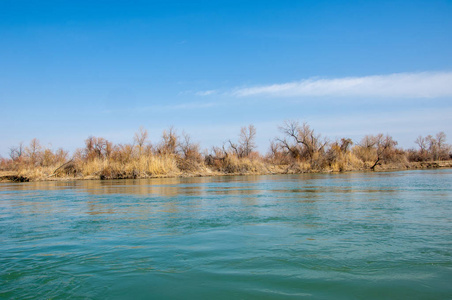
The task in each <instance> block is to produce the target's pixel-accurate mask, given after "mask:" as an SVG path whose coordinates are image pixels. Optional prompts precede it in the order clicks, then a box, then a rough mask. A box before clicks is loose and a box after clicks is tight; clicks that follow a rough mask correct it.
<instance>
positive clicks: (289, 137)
mask: <svg viewBox="0 0 452 300" xmlns="http://www.w3.org/2000/svg"><path fill="white" fill-rule="evenodd" d="M279 129H280V131H281V132H282V133H283V134H284V135H285V137H284V138H282V139H278V142H279V143H280V146H281V147H282V148H284V149H286V150H287V151H289V152H290V153H291V155H292V156H293V157H294V158H305V159H311V160H312V159H313V158H314V156H315V154H316V153H319V152H322V151H324V149H325V146H326V145H327V144H328V141H327V140H326V139H323V138H322V137H321V135H320V134H316V133H315V131H314V129H311V127H310V126H309V125H308V124H307V123H303V125H300V124H299V123H298V122H297V121H286V122H285V123H284V125H283V126H281V127H280V128H279Z"/></svg>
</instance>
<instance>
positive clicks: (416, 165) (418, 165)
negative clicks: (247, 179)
mask: <svg viewBox="0 0 452 300" xmlns="http://www.w3.org/2000/svg"><path fill="white" fill-rule="evenodd" d="M440 168H452V160H449V161H426V162H410V163H408V164H404V165H401V164H385V165H379V166H378V167H377V168H375V170H374V171H375V172H385V171H400V170H418V169H420V170H421V169H440ZM356 171H358V172H359V171H362V172H365V171H368V172H370V171H371V170H369V169H350V170H346V171H332V170H329V171H325V170H323V171H322V170H295V169H293V166H290V165H285V166H283V165H280V166H271V167H270V166H268V168H267V171H262V170H261V171H254V172H253V171H248V172H232V173H226V172H219V171H215V170H210V169H207V170H206V169H205V170H204V171H203V172H172V173H168V174H158V175H144V176H143V175H141V176H140V175H139V174H136V175H132V176H127V175H126V176H123V175H121V174H118V175H117V176H114V175H113V176H105V175H102V174H97V175H96V174H93V175H88V176H54V175H50V176H41V177H33V176H32V175H28V176H29V177H28V176H27V174H26V173H25V174H24V173H18V172H13V171H0V182H3V183H5V182H39V181H69V180H117V179H146V178H188V177H212V176H241V175H277V174H305V173H346V172H356Z"/></svg>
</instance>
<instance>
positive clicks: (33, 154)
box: [25, 138, 42, 165]
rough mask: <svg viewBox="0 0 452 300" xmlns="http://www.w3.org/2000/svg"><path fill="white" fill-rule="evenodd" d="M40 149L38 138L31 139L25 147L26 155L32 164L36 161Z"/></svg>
mask: <svg viewBox="0 0 452 300" xmlns="http://www.w3.org/2000/svg"><path fill="white" fill-rule="evenodd" d="M41 150H42V147H41V144H40V143H39V140H38V139H36V138H34V139H32V140H31V142H30V145H29V146H28V147H27V148H25V152H26V153H27V156H28V158H29V159H30V162H31V163H32V164H33V165H34V164H36V163H37V162H38V159H39V156H40V152H41Z"/></svg>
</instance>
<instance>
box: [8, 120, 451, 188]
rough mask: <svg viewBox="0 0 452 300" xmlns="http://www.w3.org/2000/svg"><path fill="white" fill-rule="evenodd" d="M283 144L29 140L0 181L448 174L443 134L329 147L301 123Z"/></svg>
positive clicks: (172, 136) (286, 131)
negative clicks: (75, 144)
mask: <svg viewBox="0 0 452 300" xmlns="http://www.w3.org/2000/svg"><path fill="white" fill-rule="evenodd" d="M279 130H280V132H281V133H282V136H280V137H276V138H275V139H274V140H272V141H270V145H269V150H268V152H267V153H266V154H262V153H259V152H258V151H257V146H256V134H257V133H256V128H255V127H254V126H253V125H249V126H245V127H242V128H241V131H240V134H239V136H238V139H237V140H235V141H233V140H227V141H225V142H223V144H222V145H221V146H220V147H218V146H214V147H211V148H210V149H201V147H200V145H199V144H198V143H196V142H193V141H192V138H191V137H190V136H189V135H188V134H186V133H182V135H179V134H178V133H177V132H176V130H175V129H174V128H172V127H171V128H169V129H168V130H165V131H163V133H162V137H161V140H160V141H157V142H153V143H152V142H151V141H149V139H148V132H147V130H146V129H144V128H143V127H141V128H140V129H139V131H137V132H136V133H135V135H134V137H133V143H129V144H114V143H112V142H110V141H108V140H107V139H105V138H102V137H94V136H90V137H88V138H87V139H86V140H85V141H84V144H85V147H84V148H79V149H77V150H76V151H75V152H74V153H73V154H72V155H71V156H69V152H68V151H66V150H64V149H62V148H59V149H57V150H54V149H50V148H47V147H44V146H42V145H41V143H40V142H39V140H37V139H33V140H31V141H30V143H29V144H28V145H25V144H24V143H20V144H19V145H18V146H15V147H10V153H9V157H10V158H2V157H0V181H1V182H5V181H12V182H26V181H49V180H90V179H101V180H103V179H135V178H162V177H201V176H225V175H264V174H301V173H329V172H349V171H388V170H406V169H431V168H451V167H452V146H451V145H449V144H447V143H446V134H445V133H444V132H439V133H437V134H436V135H435V136H433V135H428V136H426V137H422V136H419V137H418V138H417V139H416V140H415V141H414V142H415V144H416V145H417V147H418V148H417V149H413V148H411V149H403V148H400V147H397V145H398V142H397V141H395V140H394V139H393V138H392V137H391V136H390V135H388V134H386V135H384V134H381V133H380V134H377V135H366V136H364V137H363V138H362V139H361V140H360V141H357V142H356V141H353V140H352V139H350V138H346V137H344V138H341V139H339V138H338V139H336V140H333V141H331V140H329V139H328V138H326V137H322V136H321V135H320V134H318V133H317V132H315V130H314V129H312V128H311V127H310V126H309V125H308V124H307V123H302V124H301V123H299V122H297V121H286V122H285V123H284V124H283V125H282V126H281V127H279Z"/></svg>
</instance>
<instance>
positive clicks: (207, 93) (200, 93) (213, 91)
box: [195, 90, 217, 96]
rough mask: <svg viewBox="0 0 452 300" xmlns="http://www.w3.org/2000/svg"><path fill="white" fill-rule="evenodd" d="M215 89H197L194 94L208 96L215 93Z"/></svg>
mask: <svg viewBox="0 0 452 300" xmlns="http://www.w3.org/2000/svg"><path fill="white" fill-rule="evenodd" d="M216 93H217V91H216V90H208V91H199V92H196V93H195V95H196V96H210V95H214V94H216Z"/></svg>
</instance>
